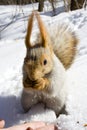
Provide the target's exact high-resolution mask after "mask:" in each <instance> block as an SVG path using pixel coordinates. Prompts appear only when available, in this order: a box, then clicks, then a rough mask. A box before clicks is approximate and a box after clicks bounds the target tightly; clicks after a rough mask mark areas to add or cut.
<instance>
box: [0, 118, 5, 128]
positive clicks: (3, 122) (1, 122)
mask: <svg viewBox="0 0 87 130" xmlns="http://www.w3.org/2000/svg"><path fill="white" fill-rule="evenodd" d="M4 126H5V121H4V120H0V129H2V128H3V127H4Z"/></svg>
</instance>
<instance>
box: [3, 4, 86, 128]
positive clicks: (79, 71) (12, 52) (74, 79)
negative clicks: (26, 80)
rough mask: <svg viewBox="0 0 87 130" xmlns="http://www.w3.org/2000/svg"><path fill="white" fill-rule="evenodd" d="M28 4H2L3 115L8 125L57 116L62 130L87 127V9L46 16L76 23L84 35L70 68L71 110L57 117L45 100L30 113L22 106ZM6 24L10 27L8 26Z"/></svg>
mask: <svg viewBox="0 0 87 130" xmlns="http://www.w3.org/2000/svg"><path fill="white" fill-rule="evenodd" d="M24 8H25V10H24V14H23V13H21V11H18V12H19V13H18V12H15V10H14V8H13V7H12V6H7V7H6V6H0V38H1V40H0V118H1V119H5V121H6V127H8V126H11V125H14V124H18V123H22V122H24V121H28V120H43V121H47V122H54V121H55V120H57V122H58V126H59V127H60V130H86V129H87V128H86V127H84V124H86V123H87V115H86V114H87V11H84V10H78V11H75V12H69V13H61V14H59V15H58V16H55V17H50V16H44V15H43V16H42V18H43V20H44V21H45V22H46V23H47V24H54V23H55V24H56V22H57V21H65V22H70V23H72V24H74V25H75V29H78V30H77V34H78V37H79V39H80V42H79V45H78V54H77V57H76V59H75V61H74V64H73V65H72V67H71V68H70V69H69V70H68V71H67V75H68V80H69V82H70V87H69V94H68V98H67V103H66V109H67V111H68V113H69V114H68V115H63V114H61V115H60V116H59V117H58V118H56V115H55V113H54V112H53V111H52V110H49V109H45V108H44V105H43V104H38V105H36V106H34V107H32V109H31V110H30V111H29V112H28V113H24V112H23V109H22V107H21V103H20V93H21V90H22V64H23V58H24V56H25V50H26V48H25V46H24V36H25V32H26V24H27V16H28V15H29V14H30V12H31V10H32V7H30V6H28V5H27V6H26V7H24ZM15 13H16V15H15V17H14V14H15ZM13 17H14V19H13ZM12 19H13V21H12ZM11 21H12V22H11ZM8 23H10V24H9V26H8ZM5 25H7V28H4V27H5ZM35 29H36V30H37V28H35ZM1 30H3V31H1ZM36 30H35V31H36Z"/></svg>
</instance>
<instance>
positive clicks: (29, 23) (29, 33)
mask: <svg viewBox="0 0 87 130" xmlns="http://www.w3.org/2000/svg"><path fill="white" fill-rule="evenodd" d="M33 19H34V12H32V14H31V15H30V18H29V20H28V28H27V34H26V37H25V45H26V48H30V47H31V46H32V45H31V43H30V38H31V33H32V27H33Z"/></svg>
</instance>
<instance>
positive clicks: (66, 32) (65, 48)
mask: <svg viewBox="0 0 87 130" xmlns="http://www.w3.org/2000/svg"><path fill="white" fill-rule="evenodd" d="M52 39H53V41H52V42H53V43H52V45H53V50H54V53H55V54H56V56H57V57H58V58H59V59H60V61H61V62H62V63H63V65H64V67H65V68H66V69H68V68H69V67H70V65H71V64H72V62H73V60H74V57H75V55H76V52H77V43H78V38H77V36H76V34H75V32H74V31H72V29H71V28H69V26H68V25H66V24H65V25H63V24H62V25H60V26H58V28H56V30H55V34H54V37H53V38H52Z"/></svg>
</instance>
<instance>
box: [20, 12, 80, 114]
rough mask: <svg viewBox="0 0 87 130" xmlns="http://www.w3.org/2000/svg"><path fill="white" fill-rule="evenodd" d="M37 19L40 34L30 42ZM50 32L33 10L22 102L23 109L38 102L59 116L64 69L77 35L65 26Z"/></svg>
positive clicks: (63, 96) (63, 95) (64, 87)
mask: <svg viewBox="0 0 87 130" xmlns="http://www.w3.org/2000/svg"><path fill="white" fill-rule="evenodd" d="M34 18H36V20H37V23H38V28H39V31H40V35H39V36H37V40H36V44H34V45H32V43H31V41H30V39H31V33H32V28H33V21H34ZM53 33H54V35H51V32H49V31H48V30H47V28H46V26H45V24H44V22H43V21H42V19H41V17H40V15H39V13H38V12H37V11H34V12H32V14H31V16H30V18H29V21H28V28H27V34H26V37H25V46H26V56H25V58H24V63H23V91H22V95H21V103H22V106H23V109H24V111H25V112H27V111H28V110H29V109H30V108H31V107H32V106H33V105H35V104H37V103H38V102H43V103H44V104H45V105H46V107H48V108H50V109H52V110H54V111H55V113H56V115H57V116H58V115H59V114H60V112H61V110H62V109H63V108H64V106H65V102H66V97H67V91H68V88H67V82H66V81H67V80H66V78H67V77H66V70H67V69H68V68H69V67H70V66H71V64H72V62H73V60H74V57H75V55H76V50H77V49H76V47H77V43H78V38H77V36H76V34H75V32H74V31H72V30H71V29H68V26H67V25H61V26H60V27H58V28H57V27H56V30H55V31H54V32H53Z"/></svg>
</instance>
